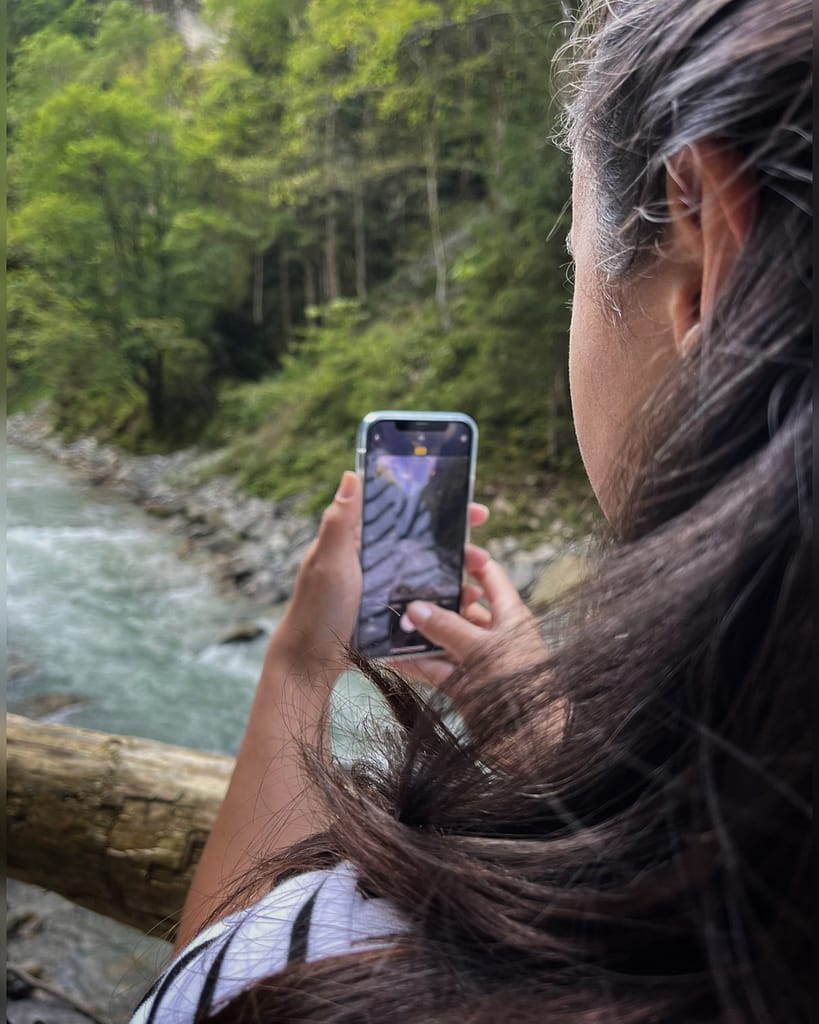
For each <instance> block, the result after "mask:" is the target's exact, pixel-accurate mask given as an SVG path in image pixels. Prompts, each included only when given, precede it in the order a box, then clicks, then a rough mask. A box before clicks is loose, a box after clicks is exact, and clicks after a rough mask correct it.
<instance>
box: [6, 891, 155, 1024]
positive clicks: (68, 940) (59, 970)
mask: <svg viewBox="0 0 819 1024" xmlns="http://www.w3.org/2000/svg"><path fill="white" fill-rule="evenodd" d="M6 898H7V902H8V908H9V910H8V917H9V920H11V921H15V920H18V921H19V920H21V919H29V920H36V921H37V922H38V928H37V930H36V931H27V930H26V929H25V928H19V927H18V928H17V929H16V931H15V932H14V934H9V936H8V955H7V960H8V963H9V964H17V965H20V966H21V967H23V968H24V969H25V971H26V973H27V974H30V975H32V976H34V977H39V978H40V980H42V981H44V982H49V983H51V984H53V985H55V986H58V987H59V988H60V989H61V990H63V991H64V992H65V993H67V994H68V995H69V996H71V997H73V998H74V999H77V1000H79V1001H80V1002H82V1003H84V1004H86V1005H90V1006H91V1007H92V1008H93V1009H94V1011H95V1012H96V1013H97V1014H98V1015H99V1016H100V1018H102V1019H105V1020H111V1021H126V1020H128V1019H129V1017H130V1014H131V1012H132V1011H133V1008H134V1006H135V1005H136V1003H137V1002H138V1001H139V999H140V997H141V995H142V994H143V993H144V992H145V991H146V990H147V988H148V986H149V985H150V983H151V981H152V980H153V979H154V977H155V976H156V974H157V973H158V972H159V970H160V969H161V968H162V967H163V966H164V964H165V962H167V960H168V957H169V953H170V948H171V947H170V946H169V945H168V944H167V943H165V942H160V941H158V940H156V939H148V938H146V937H145V936H143V935H142V934H141V933H140V932H138V931H136V930H135V929H133V928H128V927H127V926H125V925H120V924H117V923H116V922H114V921H112V920H110V919H108V918H103V917H100V916H99V915H98V914H92V913H91V912H90V911H88V910H84V909H82V908H81V907H78V906H74V905H73V904H71V903H69V902H68V901H67V900H64V899H62V898H61V897H59V896H57V895H56V894H55V893H51V892H47V891H46V890H44V889H40V888H39V887H37V886H34V885H26V884H24V883H22V882H18V881H15V880H14V879H8V880H7V883H6ZM7 1019H8V1024H35V1021H37V1020H40V1021H43V1022H45V1024H89V1022H88V1018H87V1017H83V1016H82V1015H81V1014H80V1013H79V1012H77V1011H76V1010H74V1009H71V1008H70V1007H69V1006H68V1005H67V1004H66V1003H64V1002H62V1001H61V1000H59V999H57V998H56V997H54V996H52V995H48V994H47V993H45V992H42V991H39V990H37V989H36V988H34V991H33V992H32V993H31V994H30V996H28V997H25V996H24V997H23V998H18V999H16V1000H15V1001H14V1003H13V1004H10V1005H9V1006H8V1008H7Z"/></svg>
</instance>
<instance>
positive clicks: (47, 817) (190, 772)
mask: <svg viewBox="0 0 819 1024" xmlns="http://www.w3.org/2000/svg"><path fill="white" fill-rule="evenodd" d="M6 744H7V796H6V827H7V862H6V869H7V871H8V874H9V876H10V877H12V878H16V879H19V880H20V881H23V882H32V883H34V884H36V885H41V886H43V887H44V888H47V889H51V890H53V891H54V892H57V893H59V894H60V895H61V896H65V897H66V898H67V899H70V900H72V901H73V902H75V903H79V904H80V905H81V906H84V907H87V908H88V909H90V910H96V911H98V912H99V913H101V914H105V915H106V916H108V917H112V918H115V919H116V920H118V921H122V922H124V923H125V924H130V925H133V926H134V927H136V928H140V929H142V930H143V931H145V932H151V933H153V934H154V935H157V936H159V937H162V938H171V937H172V936H173V933H174V931H175V929H176V925H177V923H178V919H179V913H180V911H181V909H182V904H183V903H184V900H185V894H186V892H187V890H188V886H189V885H190V882H191V878H192V876H193V870H194V868H195V866H196V862H197V861H198V859H199V855H200V854H201V852H202V848H203V846H204V844H205V840H206V839H207V836H208V833H209V832H210V829H211V826H212V824H213V821H214V819H215V817H216V812H217V810H218V808H219V805H220V803H221V801H222V798H223V797H224V794H225V790H226V789H227V785H228V780H229V778H230V773H231V771H232V769H233V759H232V758H230V757H224V756H221V755H218V754H207V753H203V752H201V751H196V750H187V749H185V748H183V747H174V746H171V745H169V744H167V743H158V742H156V741H154V740H145V739H139V738H137V737H133V736H112V735H109V734H108V733H101V732H93V731H91V730H90V729H76V728H73V727H70V726H65V725H46V724H44V723H41V722H34V721H31V720H30V719H27V718H23V717H21V716H20V715H8V716H7V733H6Z"/></svg>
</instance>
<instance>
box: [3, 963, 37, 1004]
mask: <svg viewBox="0 0 819 1024" xmlns="http://www.w3.org/2000/svg"><path fill="white" fill-rule="evenodd" d="M33 992H34V986H33V985H31V984H30V983H29V982H28V981H25V980H24V979H23V978H21V977H20V976H19V975H18V974H15V973H14V971H10V970H8V968H6V995H7V996H8V997H9V999H28V998H29V996H31V995H32V994H33Z"/></svg>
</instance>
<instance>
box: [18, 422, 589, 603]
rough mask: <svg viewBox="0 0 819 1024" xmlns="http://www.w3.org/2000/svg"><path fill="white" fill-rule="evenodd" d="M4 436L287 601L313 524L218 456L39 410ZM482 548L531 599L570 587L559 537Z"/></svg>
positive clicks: (264, 598) (568, 545) (226, 576)
mask: <svg viewBox="0 0 819 1024" xmlns="http://www.w3.org/2000/svg"><path fill="white" fill-rule="evenodd" d="M7 436H8V440H9V441H10V442H11V443H12V444H16V445H19V446H20V447H21V448H27V449H30V450H33V451H37V452H40V453H42V454H45V455H47V456H49V457H51V458H53V459H56V460H57V461H58V462H61V463H63V464H64V465H66V466H69V467H70V468H71V470H72V471H73V472H75V473H77V474H78V475H79V476H80V477H82V478H83V479H85V480H87V481H89V482H90V483H93V484H98V485H104V486H106V487H109V488H111V489H112V490H114V491H117V492H119V493H120V494H122V495H123V496H125V497H126V498H128V499H129V500H130V501H133V502H134V503H136V504H138V505H140V506H141V507H142V508H143V509H144V510H145V511H146V512H147V513H148V514H149V515H152V516H154V517H156V518H158V519H161V520H163V521H164V524H165V526H166V528H167V529H168V530H171V531H173V532H174V533H175V534H178V535H179V538H180V541H179V545H178V547H177V554H178V555H179V556H180V558H189V557H195V556H197V555H201V556H204V558H203V562H204V565H205V566H206V567H207V568H208V570H209V571H210V572H211V573H212V574H213V575H214V577H215V578H216V580H217V581H218V582H219V583H220V584H221V585H223V586H225V587H233V588H236V589H237V590H238V591H240V592H241V593H242V594H244V595H245V596H246V597H248V598H250V599H251V600H253V601H256V602H259V603H261V604H271V605H276V604H279V603H281V602H282V601H285V600H287V598H288V597H289V596H290V594H291V592H292V589H293V584H294V582H295V579H296V574H297V572H298V568H299V565H300V564H301V561H302V558H303V557H304V553H305V551H306V550H307V547H308V545H309V544H310V541H311V540H312V538H313V537H314V535H315V532H316V529H317V526H318V521H317V519H316V518H314V517H311V516H305V515H302V514H299V513H298V512H296V511H295V509H294V502H293V501H292V500H290V499H288V500H285V501H280V502H273V501H265V500H263V499H261V498H256V497H250V496H248V495H246V494H243V493H242V492H241V491H240V490H239V488H238V487H237V486H236V485H235V483H234V482H233V481H232V480H230V479H229V478H227V477H225V476H213V475H212V467H213V465H214V463H215V461H216V459H217V458H218V453H203V452H200V451H197V450H195V449H186V450H184V451H178V452H174V453H172V454H170V455H129V454H127V453H125V452H122V451H120V450H119V449H117V448H115V447H113V446H112V445H106V444H100V443H99V442H97V441H96V440H95V439H94V438H82V439H80V440H77V441H71V442H66V441H64V440H63V439H62V438H61V437H60V436H59V435H58V434H56V433H55V432H54V430H53V428H52V425H51V422H50V419H49V417H48V414H47V412H46V410H45V409H44V408H43V407H40V408H38V409H35V410H33V411H31V412H25V413H15V414H14V415H13V416H11V417H10V418H9V419H8V422H7ZM488 547H489V549H490V550H491V551H492V554H493V556H494V557H495V558H497V559H498V561H499V562H500V563H501V564H502V565H503V566H504V568H505V569H506V571H507V572H508V573H509V576H510V577H511V579H512V581H513V582H514V584H515V586H516V587H517V589H518V590H519V591H520V593H521V594H523V595H524V596H532V597H535V598H541V597H546V598H548V597H549V596H551V594H552V592H553V591H554V590H555V588H556V587H557V589H559V584H560V583H561V581H562V579H563V577H564V575H566V577H567V581H569V580H572V579H573V578H574V577H575V576H576V575H577V572H578V569H579V567H580V566H581V564H582V552H583V549H584V545H583V544H582V543H577V542H572V541H569V540H567V538H566V536H565V535H564V533H563V532H560V531H558V533H557V536H556V537H555V539H554V540H549V541H545V542H544V543H542V544H540V545H539V546H538V547H536V548H534V549H531V550H526V549H524V548H523V546H522V545H521V544H520V542H519V541H518V540H517V539H516V538H514V537H501V538H494V539H492V540H490V541H489V542H488ZM564 570H565V573H564ZM541 581H543V585H541Z"/></svg>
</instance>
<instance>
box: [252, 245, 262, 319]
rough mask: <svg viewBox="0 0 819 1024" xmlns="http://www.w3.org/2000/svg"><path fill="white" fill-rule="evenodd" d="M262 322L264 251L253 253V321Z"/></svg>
mask: <svg viewBox="0 0 819 1024" xmlns="http://www.w3.org/2000/svg"><path fill="white" fill-rule="evenodd" d="M263 322H264V251H263V250H262V249H258V250H257V251H256V252H255V253H254V255H253V323H254V324H257V325H258V324H262V323H263Z"/></svg>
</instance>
